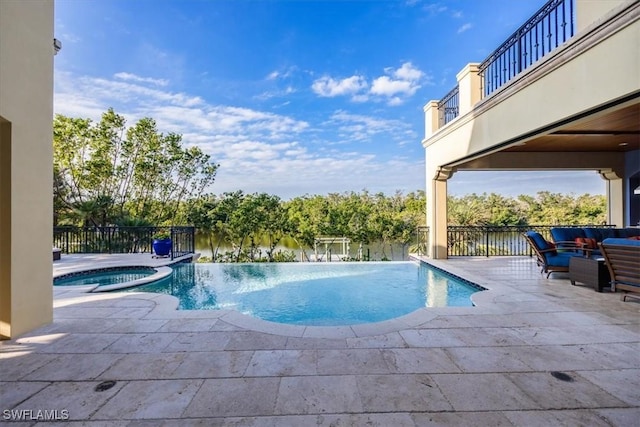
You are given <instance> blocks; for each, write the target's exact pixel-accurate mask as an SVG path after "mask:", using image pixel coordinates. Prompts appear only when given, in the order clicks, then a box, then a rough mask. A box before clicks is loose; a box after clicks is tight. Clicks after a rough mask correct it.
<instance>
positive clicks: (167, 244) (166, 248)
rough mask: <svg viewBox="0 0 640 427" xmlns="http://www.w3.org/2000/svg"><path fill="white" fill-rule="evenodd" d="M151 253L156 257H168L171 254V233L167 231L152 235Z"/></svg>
mask: <svg viewBox="0 0 640 427" xmlns="http://www.w3.org/2000/svg"><path fill="white" fill-rule="evenodd" d="M152 246H153V252H154V253H155V254H156V255H155V256H157V257H165V256H169V253H170V252H171V233H170V232H169V231H167V230H160V231H157V232H156V233H155V234H154V235H153V245H152Z"/></svg>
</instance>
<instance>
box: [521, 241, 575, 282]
mask: <svg viewBox="0 0 640 427" xmlns="http://www.w3.org/2000/svg"><path fill="white" fill-rule="evenodd" d="M524 238H525V239H526V240H527V242H529V245H530V246H531V248H532V249H533V251H534V252H535V254H536V258H537V264H538V266H540V267H541V269H542V270H541V271H540V273H541V274H542V273H547V279H548V278H549V276H550V275H551V273H556V272H558V273H560V272H561V273H566V272H568V271H569V260H570V259H571V258H572V257H575V256H583V255H582V253H581V252H576V251H574V250H573V249H581V248H579V247H578V246H574V247H573V248H566V247H565V249H564V250H561V251H558V249H557V248H556V246H555V245H554V244H553V243H550V242H548V241H547V240H545V238H544V237H542V235H541V234H540V233H538V232H536V231H527V232H526V233H524ZM568 244H569V242H567V245H568Z"/></svg>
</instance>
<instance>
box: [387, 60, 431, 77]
mask: <svg viewBox="0 0 640 427" xmlns="http://www.w3.org/2000/svg"><path fill="white" fill-rule="evenodd" d="M393 75H394V76H395V77H396V78H398V79H402V80H409V81H418V80H420V79H421V78H422V76H424V73H423V72H422V71H420V70H419V69H418V68H416V67H414V66H413V64H412V63H411V62H405V63H404V64H402V66H401V67H400V68H398V69H397V70H395V71H393Z"/></svg>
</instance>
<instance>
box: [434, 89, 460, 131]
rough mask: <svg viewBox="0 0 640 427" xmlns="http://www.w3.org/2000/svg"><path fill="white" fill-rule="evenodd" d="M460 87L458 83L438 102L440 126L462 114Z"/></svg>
mask: <svg viewBox="0 0 640 427" xmlns="http://www.w3.org/2000/svg"><path fill="white" fill-rule="evenodd" d="M459 107H460V87H459V86H458V85H456V87H454V88H453V89H451V90H450V91H449V93H448V94H446V95H445V96H444V98H442V99H441V100H440V101H439V102H438V119H439V127H442V126H444V125H446V124H447V123H449V122H450V121H451V120H453V119H455V118H456V117H458V115H459V114H460V108H459Z"/></svg>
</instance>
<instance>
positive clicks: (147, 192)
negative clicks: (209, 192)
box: [53, 109, 218, 226]
mask: <svg viewBox="0 0 640 427" xmlns="http://www.w3.org/2000/svg"><path fill="white" fill-rule="evenodd" d="M53 147H54V183H55V186H54V207H55V209H56V212H55V213H54V215H55V216H56V218H58V219H60V218H62V217H67V218H68V215H67V212H68V211H69V210H70V209H71V210H73V209H74V208H75V210H76V211H79V212H82V213H83V215H84V218H85V222H86V221H87V220H88V221H89V222H90V223H92V224H94V225H96V226H97V225H107V224H111V223H114V222H116V221H117V219H118V218H122V217H126V216H130V217H135V218H143V219H146V220H148V221H151V222H153V223H155V224H161V223H171V222H174V221H176V218H178V217H179V215H180V213H181V207H182V205H183V202H185V201H186V200H191V199H195V198H198V197H199V196H200V195H201V194H203V193H204V191H205V189H206V188H207V187H208V186H209V185H210V184H212V183H213V181H214V179H215V175H216V172H217V168H218V165H216V164H213V163H211V162H210V157H209V155H207V154H204V153H203V152H202V150H200V149H199V148H197V147H188V148H183V146H182V136H181V135H179V134H175V133H168V134H163V133H160V132H159V131H158V129H157V125H156V122H155V121H154V120H153V119H150V118H143V119H141V120H139V121H138V122H137V123H135V124H134V125H133V126H132V127H130V128H127V127H126V121H125V119H124V118H123V117H122V116H120V115H118V114H116V113H115V112H114V111H113V109H109V110H108V111H107V112H105V113H104V114H103V115H102V118H101V120H100V122H98V123H95V124H94V123H92V121H91V120H90V119H78V118H69V117H66V116H63V115H56V117H55V120H54V135H53ZM91 204H93V207H95V209H89V207H90V206H91Z"/></svg>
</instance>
